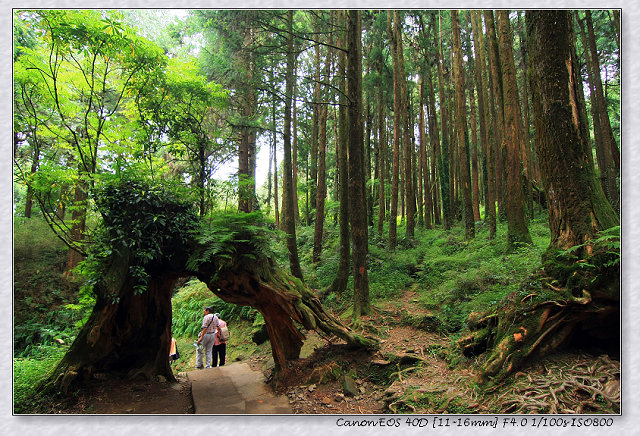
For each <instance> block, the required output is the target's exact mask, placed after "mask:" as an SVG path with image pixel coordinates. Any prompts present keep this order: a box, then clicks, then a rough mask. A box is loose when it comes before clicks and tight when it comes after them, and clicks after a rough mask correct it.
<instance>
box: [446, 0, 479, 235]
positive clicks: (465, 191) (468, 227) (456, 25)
mask: <svg viewBox="0 0 640 436" xmlns="http://www.w3.org/2000/svg"><path fill="white" fill-rule="evenodd" d="M451 23H452V27H453V49H454V52H455V53H454V70H455V75H456V77H455V79H456V80H455V86H456V133H457V134H458V160H459V163H460V184H461V186H460V187H461V189H462V197H463V201H464V222H465V238H466V239H473V238H474V237H475V234H476V232H475V221H474V218H473V203H472V199H471V174H470V172H469V151H468V150H469V135H468V133H467V107H466V104H465V102H466V98H465V84H464V71H463V69H462V56H463V54H462V44H461V41H460V17H459V15H458V11H457V10H452V11H451Z"/></svg>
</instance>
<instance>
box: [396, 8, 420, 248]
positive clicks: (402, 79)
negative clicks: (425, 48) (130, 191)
mask: <svg viewBox="0 0 640 436" xmlns="http://www.w3.org/2000/svg"><path fill="white" fill-rule="evenodd" d="M393 33H394V38H393V43H394V44H395V46H396V49H395V52H396V54H395V59H396V62H397V63H398V66H397V69H396V68H395V67H394V74H395V72H397V74H398V78H397V80H398V83H399V86H400V102H399V106H398V109H399V110H400V120H399V121H400V123H401V126H402V127H401V130H399V134H400V135H401V136H402V144H403V150H404V191H405V196H404V198H405V207H406V213H407V227H406V237H407V238H409V239H413V237H414V230H415V214H416V206H415V193H414V189H413V180H412V167H413V165H412V157H413V150H412V147H411V131H410V130H408V128H409V120H408V115H407V111H408V107H409V102H408V99H407V78H406V75H405V68H404V46H403V43H402V20H401V19H400V13H399V12H398V11H397V10H396V11H393Z"/></svg>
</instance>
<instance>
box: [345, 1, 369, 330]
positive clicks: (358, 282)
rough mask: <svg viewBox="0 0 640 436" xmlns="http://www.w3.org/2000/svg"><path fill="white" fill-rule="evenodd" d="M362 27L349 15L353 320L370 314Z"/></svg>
mask: <svg viewBox="0 0 640 436" xmlns="http://www.w3.org/2000/svg"><path fill="white" fill-rule="evenodd" d="M361 35H362V24H361V12H360V11H354V10H351V11H348V12H347V76H346V77H347V95H348V98H349V106H348V120H349V121H348V122H349V124H348V125H349V147H348V151H349V199H350V200H351V206H352V207H351V208H350V209H349V222H350V223H351V239H352V241H353V252H352V263H353V294H354V295H353V297H354V305H353V317H354V320H356V321H357V320H359V318H360V316H361V315H368V314H369V313H370V312H371V303H370V300H369V278H368V265H367V255H368V252H369V246H368V243H369V238H368V229H369V227H368V221H367V214H366V210H367V204H366V189H365V184H364V161H363V147H364V141H363V126H362V115H363V114H362V44H361Z"/></svg>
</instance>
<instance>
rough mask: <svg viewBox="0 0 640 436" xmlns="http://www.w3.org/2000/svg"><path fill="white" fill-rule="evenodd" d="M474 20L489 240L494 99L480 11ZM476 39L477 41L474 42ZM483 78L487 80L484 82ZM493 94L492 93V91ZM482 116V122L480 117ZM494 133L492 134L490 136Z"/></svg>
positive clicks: (493, 211)
mask: <svg viewBox="0 0 640 436" xmlns="http://www.w3.org/2000/svg"><path fill="white" fill-rule="evenodd" d="M474 15H475V20H474V21H473V22H472V23H473V24H475V28H474V30H473V35H474V39H473V41H474V52H475V56H476V64H479V67H478V68H477V73H476V74H479V76H478V89H479V90H480V93H479V97H478V101H480V96H481V97H482V100H483V102H482V103H480V105H481V106H484V110H483V111H482V112H481V121H480V132H481V133H480V134H481V136H482V137H483V142H484V145H483V148H485V150H486V161H487V201H486V202H485V221H487V222H488V224H489V239H493V238H495V235H496V189H495V188H496V170H495V153H494V151H495V149H496V135H495V133H494V132H495V129H496V127H495V118H496V117H495V104H494V99H493V98H489V96H488V95H487V89H490V90H492V89H493V86H490V83H489V82H491V75H490V73H489V72H486V71H487V60H486V55H485V49H484V48H485V44H484V42H485V41H484V35H483V33H482V16H481V14H480V11H475V13H474ZM476 38H477V40H476ZM485 77H487V79H486V80H485ZM492 93H493V91H492ZM483 115H484V122H483V121H482V116H483ZM483 125H484V133H482V126H483ZM492 133H494V134H492Z"/></svg>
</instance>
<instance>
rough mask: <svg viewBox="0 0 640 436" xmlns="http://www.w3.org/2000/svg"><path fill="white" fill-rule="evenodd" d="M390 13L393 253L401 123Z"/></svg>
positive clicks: (396, 219)
mask: <svg viewBox="0 0 640 436" xmlns="http://www.w3.org/2000/svg"><path fill="white" fill-rule="evenodd" d="M391 14H392V12H391V11H387V28H388V31H389V35H390V38H391V53H392V56H393V163H392V167H391V211H390V212H391V216H390V217H389V249H390V250H391V251H394V250H395V249H396V245H397V226H398V184H399V176H400V137H401V135H402V131H401V130H400V129H401V128H402V122H401V119H400V72H399V71H398V61H397V58H398V54H397V50H398V45H397V44H396V41H395V40H396V34H395V31H394V30H393V27H392V15H391Z"/></svg>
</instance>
